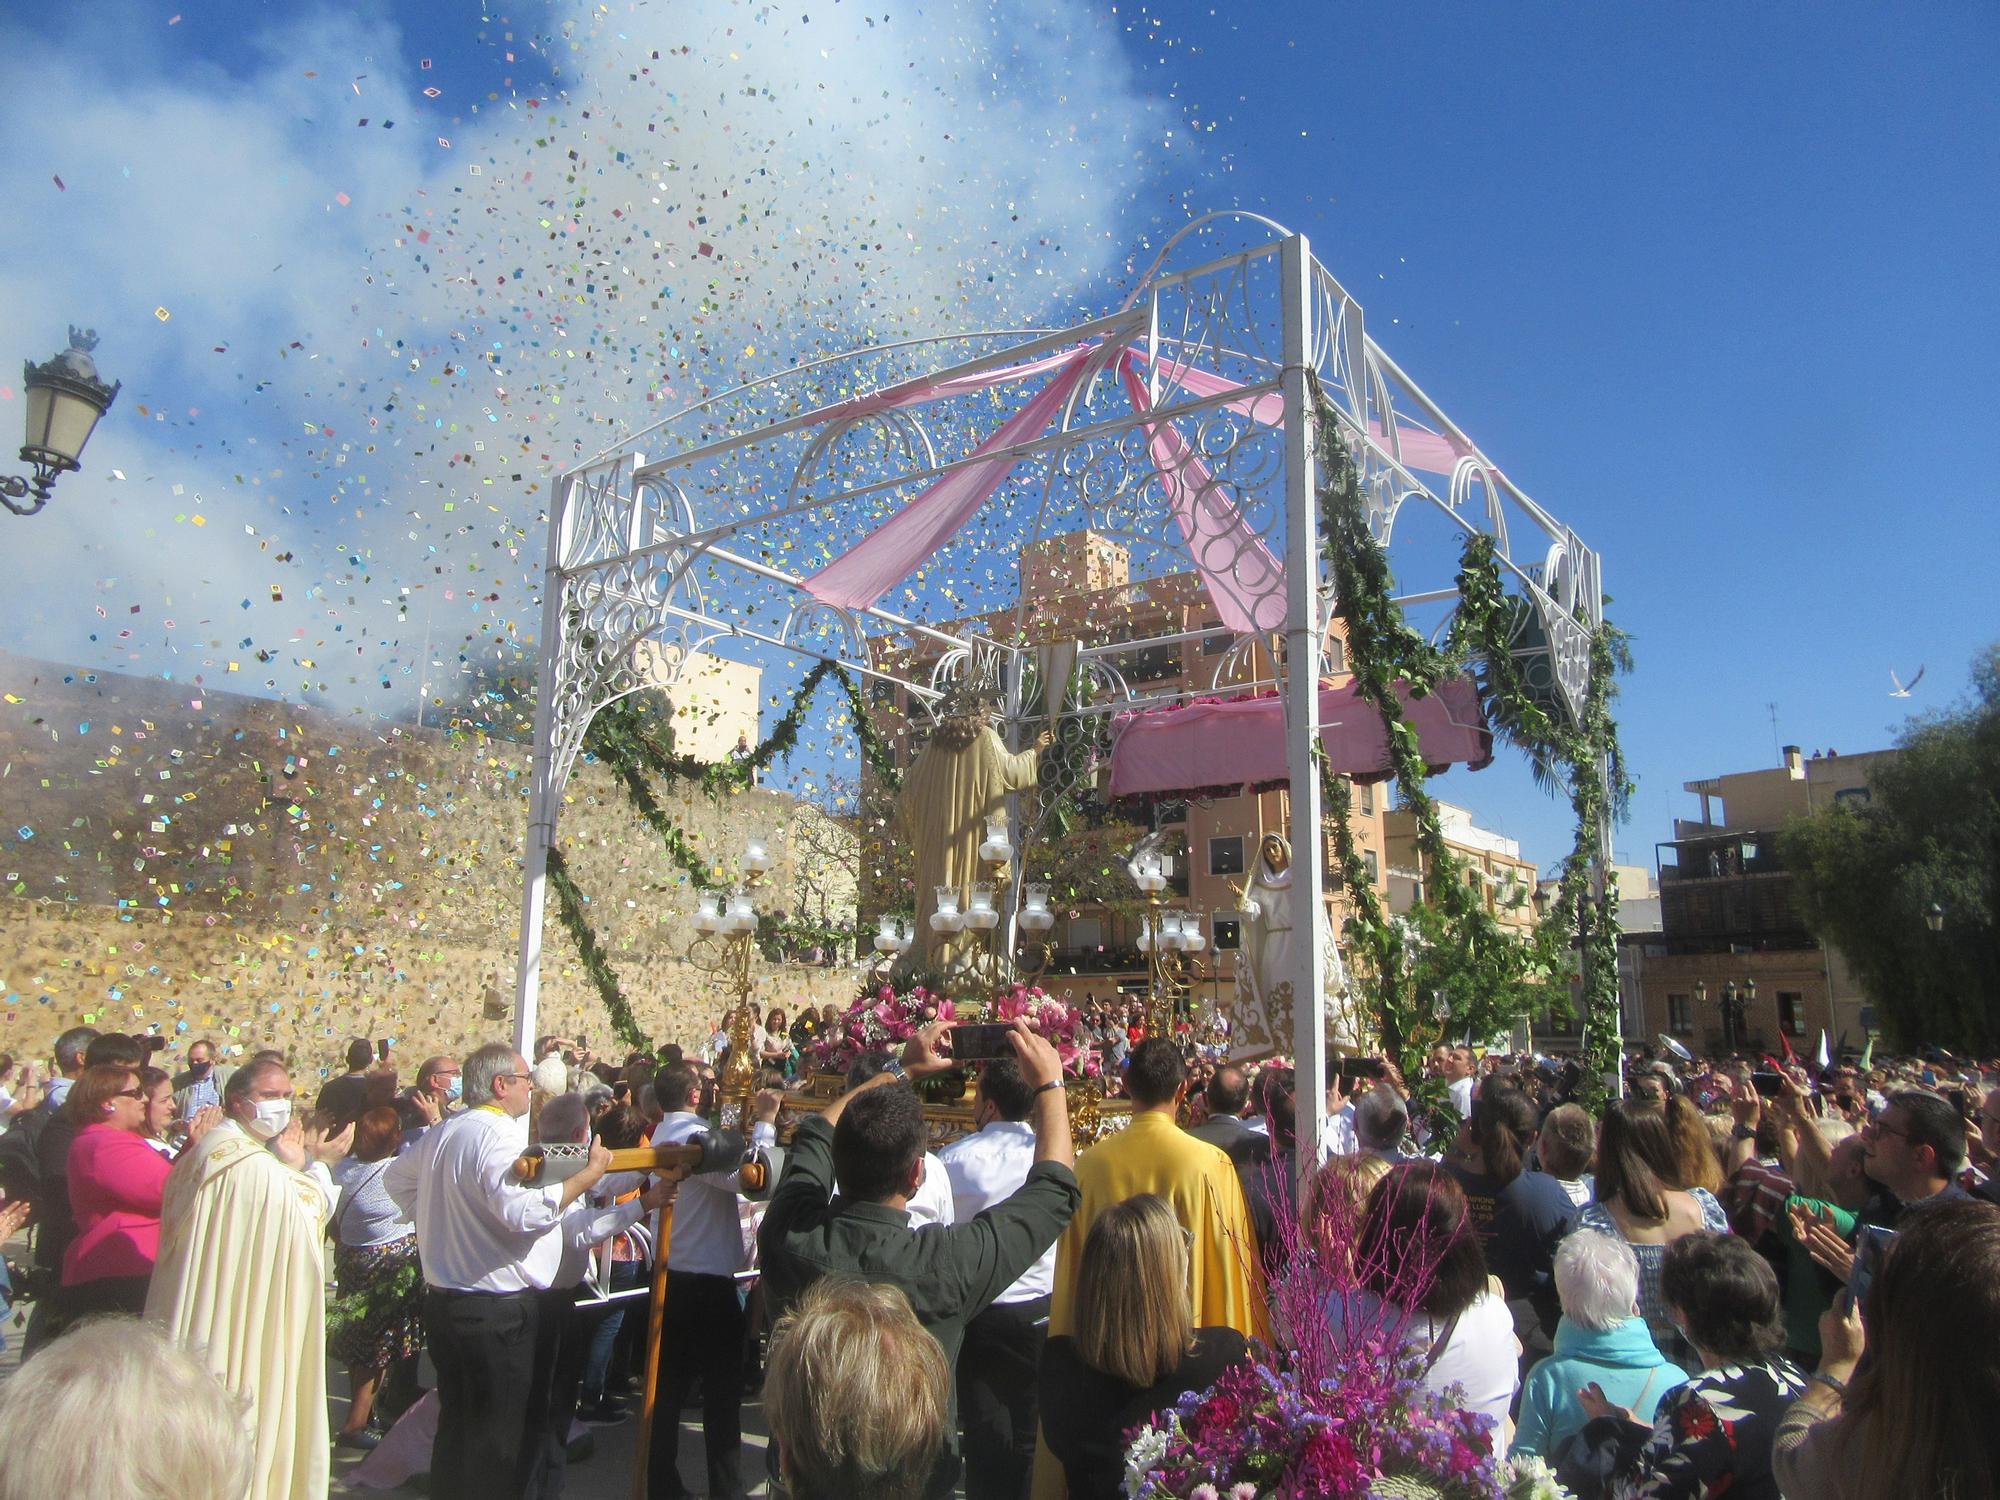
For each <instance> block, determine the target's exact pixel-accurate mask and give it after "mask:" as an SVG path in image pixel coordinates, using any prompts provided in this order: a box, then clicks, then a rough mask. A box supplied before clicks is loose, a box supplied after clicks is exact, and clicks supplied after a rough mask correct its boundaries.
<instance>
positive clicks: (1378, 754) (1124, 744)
mask: <svg viewBox="0 0 2000 1500" xmlns="http://www.w3.org/2000/svg"><path fill="white" fill-rule="evenodd" d="M1396 695H1397V697H1398V698H1399V699H1400V700H1401V701H1402V705H1403V713H1404V715H1405V716H1406V717H1407V718H1408V719H1409V720H1410V722H1411V723H1412V724H1413V725H1414V726H1415V728H1416V730H1417V746H1418V750H1419V751H1420V753H1421V754H1422V755H1423V758H1424V763H1425V765H1426V766H1428V767H1429V768H1430V770H1432V771H1433V772H1436V771H1441V770H1443V769H1444V768H1445V767H1447V766H1450V765H1464V766H1467V767H1469V768H1470V769H1472V770H1474V771H1477V770H1480V769H1482V768H1483V767H1485V766H1487V765H1489V764H1491V763H1492V760H1493V733H1492V731H1491V730H1490V729H1488V728H1487V727H1486V715H1485V713H1484V712H1483V711H1482V710H1481V709H1480V706H1479V692H1478V690H1477V689H1476V688H1475V687H1474V686H1473V685H1472V682H1471V681H1470V680H1469V679H1467V678H1464V677H1454V678H1451V679H1449V680H1447V681H1446V682H1445V683H1443V684H1442V685H1441V686H1440V687H1439V688H1438V690H1437V691H1436V692H1434V693H1432V694H1430V695H1429V696H1428V697H1425V698H1413V697H1411V696H1410V693H1409V690H1408V689H1407V688H1406V687H1404V686H1402V685H1400V684H1399V685H1398V687H1397V689H1396ZM1319 719H1320V731H1319V733H1320V741H1321V743H1322V744H1323V745H1324V746H1325V747H1326V755H1327V759H1328V762H1329V763H1330V764H1331V765H1332V767H1333V769H1334V770H1336V771H1338V772H1340V773H1342V774H1343V775H1346V776H1351V777H1353V778H1354V779H1355V780H1356V781H1381V780H1383V779H1385V778H1386V777H1388V776H1389V774H1390V767H1389V735H1388V731H1387V730H1386V729H1385V728H1384V727H1383V723H1382V716H1381V715H1380V714H1379V713H1377V712H1376V711H1375V710H1374V709H1373V708H1372V707H1370V706H1369V705H1368V704H1367V703H1365V702H1363V701H1362V699H1361V695H1360V692H1359V691H1358V689H1357V688H1356V686H1355V685H1354V684H1353V683H1349V684H1348V685H1347V686H1345V687H1338V688H1324V689H1322V690H1321V691H1320V695H1319ZM1117 724H1118V728H1119V734H1118V742H1117V744H1116V746H1115V747H1114V748H1113V750H1112V752H1111V795H1112V796H1113V797H1126V796H1133V795H1137V794H1139V793H1144V792H1187V791H1193V790H1195V789H1196V788H1200V787H1221V786H1248V785H1255V784H1257V783H1260V782H1275V781H1283V780H1285V709H1284V704H1283V702H1282V701H1280V699H1279V698H1278V696H1277V695H1276V694H1275V693H1263V694H1259V695H1257V696H1255V697H1250V698H1233V699H1204V700H1202V701H1200V702H1196V703H1191V704H1189V705H1187V706H1186V707H1185V708H1166V709H1155V710H1153V711H1151V712H1148V713H1137V714H1127V715H1123V716H1121V717H1120V718H1119V719H1118V720H1117Z"/></svg>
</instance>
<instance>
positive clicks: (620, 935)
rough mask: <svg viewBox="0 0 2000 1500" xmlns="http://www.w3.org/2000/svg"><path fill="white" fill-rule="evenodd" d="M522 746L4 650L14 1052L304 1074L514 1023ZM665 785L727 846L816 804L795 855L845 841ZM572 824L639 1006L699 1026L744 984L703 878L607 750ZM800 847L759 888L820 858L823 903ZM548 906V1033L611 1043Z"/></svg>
mask: <svg viewBox="0 0 2000 1500" xmlns="http://www.w3.org/2000/svg"><path fill="white" fill-rule="evenodd" d="M528 760H529V756H528V748H527V746H525V745H520V744H515V743H512V742H509V741H504V740H498V739H493V738H489V737H487V736H484V735H477V734H464V733H451V732H442V731H437V730H429V729H415V728H411V727H408V726H395V725H390V724H387V723H384V722H381V721H376V720H369V719H363V718H360V717H354V716H338V715H334V714H330V713H326V712H322V711H320V710H317V709H313V708H307V707H301V706H298V705H291V704H284V703H276V702H271V701H268V700H264V699H258V698H249V697H244V696H240V695H237V694H231V693H218V692H214V691H211V690H205V689H199V688H197V689H189V688H188V687H186V686H183V685H180V684H176V683H171V682H165V681H159V680H154V679H146V678H134V677H125V676H120V675H117V674H113V673H102V672H100V673H85V672H81V671H78V670H75V669H69V668H64V667H60V666H52V665H50V664H47V663H42V662H34V661H29V660H25V659H23V658H19V657H9V656H4V655H0V877H4V880H0V986H4V996H0V1050H4V1051H7V1052H12V1053H14V1054H15V1055H16V1056H32V1057H45V1056H46V1055H47V1052H48V1048H49V1042H50V1040H51V1039H52V1038H53V1037H54V1035H55V1034H56V1033H57V1032H58V1031H60V1030H62V1029H64V1028H65V1027H68V1026H71V1025H74V1024H76V1023H78V1022H79V1021H82V1022H86V1023H88V1024H93V1025H96V1026H99V1027H101V1028H104V1029H107V1030H109V1029H118V1030H140V1029H157V1030H158V1031H159V1032H160V1033H162V1034H164V1035H167V1036H169V1037H172V1038H174V1041H175V1051H176V1052H178V1051H179V1049H180V1047H181V1046H182V1045H183V1044H184V1043H185V1042H187V1041H190V1040H193V1039H194V1038H195V1037H197V1036H201V1035H204V1034H208V1033H213V1034H215V1035H216V1036H217V1037H219V1038H221V1039H222V1040H223V1041H224V1042H225V1045H227V1046H229V1047H240V1048H243V1049H245V1050H254V1049H255V1048H256V1047H258V1046H264V1045H270V1046H276V1047H280V1048H282V1049H284V1050H285V1051H287V1052H288V1053H290V1054H291V1055H292V1056H293V1058H294V1060H295V1062H296V1063H298V1064H300V1065H301V1066H302V1067H303V1068H304V1070H305V1071H306V1072H307V1073H308V1075H310V1074H311V1073H312V1072H314V1071H317V1070H320V1069H323V1068H325V1067H329V1066H332V1065H334V1064H335V1063H336V1062H337V1060H338V1056H339V1053H340V1050H341V1047H342V1044H343V1043H344V1041H345V1040H346V1039H347V1038H348V1037H350V1036H370V1037H377V1036H391V1037H394V1038H395V1039H396V1041H397V1046H398V1050H399V1052H400V1053H401V1054H402V1055H403V1056H404V1057H406V1058H409V1059H411V1060H412V1061H414V1060H415V1059H417V1058H420V1057H421V1056H422V1055H423V1054H424V1053H426V1052H430V1051H446V1052H462V1051H464V1050H466V1049H467V1048H469V1047H470V1046H473V1045H476V1044H477V1043H479V1042H481V1041H487V1040H492V1039H494V1038H497V1037H503V1036H505V1035H507V1034H508V1032H509V1031H510V1029H511V1024H512V1023H511V1010H512V995H513V969H514V949H515V940H516V931H517V928H518V924H519V908H520V899H521V879H520V856H521V841H522V836H523V833H524V830H525V825H526V788H527V782H528V769H529V767H528ZM656 792H657V794H658V796H659V798H660V801H661V803H662V805H663V806H664V807H665V808H666V809H667V811H668V813H669V815H670V816H672V817H674V818H675V819H676V820H677V821H678V822H679V823H680V824H681V826H682V827H683V828H684V829H685V830H687V832H688V834H689V836H690V838H691V840H693V841H694V844H695V847H696V848H697V850H699V851H700V852H701V853H702V854H703V856H704V857H705V858H706V859H708V860H709V861H710V862H711V863H722V864H733V861H734V857H735V854H736V852H737V851H738V850H739V849H740V848H741V847H742V844H743V840H744V837H745V835H746V834H747V833H749V832H751V831H761V832H769V831H771V830H774V829H782V828H786V827H788V826H789V825H791V824H793V823H794V822H796V821H797V820H798V819H800V818H801V817H807V818H813V819H814V820H815V821H816V822H817V823H818V824H820V825H821V826H820V828H819V829H818V831H817V832H816V833H815V835H814V837H813V838H812V839H811V840H801V841H800V844H801V847H807V846H810V847H811V848H812V849H813V850H815V851H823V850H824V848H825V844H826V839H827V838H828V836H829V835H828V833H827V827H828V826H829V825H828V824H827V820H825V819H823V818H818V817H817V815H816V814H815V812H814V810H813V809H810V808H806V807H804V806H803V805H802V804H800V803H798V802H797V801H796V800H795V799H793V798H791V797H788V796H785V795H783V794H780V793H776V792H771V791H766V790H763V789H753V790H750V791H746V792H743V793H740V794H738V795H735V796H731V797H726V798H723V799H721V800H719V801H715V800H710V799H709V798H707V797H705V796H703V795H702V794H701V793H700V792H699V791H695V790H693V789H691V788H688V787H685V786H669V785H661V786H659V787H657V788H656ZM830 826H831V827H832V828H834V829H835V830H836V831H837V830H838V828H839V825H838V824H832V825H830ZM558 842H559V844H560V846H561V847H562V849H563V850H564V853H565V855H566V857H567V859H568V862H569V867H570V870H571V873H572V874H573V876H574V877H575V880H576V883H577V886H578V887H579V889H580V890H582V891H583V893H584V894H585V895H586V896H588V897H590V898H591V907H590V912H591V922H592V925H593V926H594V927H595V928H596V930H597V932H598V934H599V937H600V940H601V941H603V942H604V944H605V946H606V947H607V949H608V950H609V952H610V955H611V963H612V965H613V967H614V968H615V969H616V970H617V972H618V973H619V975H620V978H621V979H622V981H623V984H624V988H625V992H626V995H627V997H628V999H629V1001H630V1003H631V1005H632V1009H633V1011H634V1014H635V1015H636V1016H637V1018H638V1020H639V1022H640V1024H641V1025H642V1026H643V1027H644V1028H645V1029H646V1030H647V1031H648V1032H649V1033H650V1034H651V1036H652V1037H653V1039H654V1040H655V1041H656V1042H664V1041H676V1040H678V1041H681V1042H684V1043H690V1042H696V1041H699V1040H700V1039H701V1038H702V1037H705V1036H706V1035H707V1032H708V1030H709V1028H710V1026H711V1024H712V1022H713V1020H714V1018H715V1016H716V1015H717V1013H718V1012H719V1010H720V1009H721V1007H722V1005H723V1004H724V1002H725V999H726V997H725V996H722V995H719V994H718V993H717V992H716V990H715V987H714V984H713V982H712V981H711V980H710V979H709V978H708V977H707V976H706V975H704V974H702V973H700V972H699V971H698V970H696V969H694V968H693V967H692V966H691V965H690V964H689V963H688V962H687V961H686V959H685V958H684V957H683V956H682V955H683V954H684V952H685V949H686V946H687V943H688V941H689V940H690V939H691V938H692V937H693V932H692V929H691V927H690V926H689V924H688V922H687V913H688V911H689V910H691V908H692V905H693V895H692V892H691V890H690V889H689V887H688V885H687V881H686V877H685V876H684V875H683V873H682V872H681V871H680V870H679V869H678V868H677V867H676V866H674V865H673V864H672V863H671V862H670V861H669V860H668V859H667V857H666V855H665V853H664V851H663V850H662V848H661V846H660V841H659V839H658V838H657V837H656V836H655V835H654V834H652V833H651V832H650V831H649V830H648V829H647V828H646V827H645V826H644V825H643V824H642V823H640V822H639V820H638V819H637V817H636V816H635V815H634V814H633V813H632V811H631V807H630V804H629V802H628V801H627V799H626V797H625V795H624V793H623V792H622V791H621V790H620V789H619V788H618V787H617V786H616V784H615V783H614V781H613V779H612V778H611V776H610V775H609V774H608V773H607V772H606V771H605V770H604V768H603V767H601V766H598V765H595V764H592V763H589V762H587V761H586V762H585V763H583V764H580V765H579V767H578V770H577V773H576V775H575V776H574V777H573V778H572V780H571V783H570V787H569V791H568V798H567V804H566V806H565V807H564V810H563V814H562V822H561V826H560V828H559V830H558ZM787 849H789V845H788V846H787ZM814 857H815V859H816V860H817V862H819V863H820V864H821V865H822V866H823V864H824V854H823V852H816V853H815V856H814ZM780 859H781V863H780V867H779V869H778V870H777V871H775V872H774V879H773V882H772V888H771V894H770V896H769V898H768V900H767V902H766V903H765V904H766V905H767V906H769V907H770V908H771V909H781V908H783V909H794V910H796V909H799V908H800V907H802V906H805V905H809V904H810V905H818V904H820V903H821V902H822V901H823V899H824V890H825V887H826V884H827V877H826V872H825V870H824V869H823V868H822V869H819V870H817V871H813V872H810V875H811V880H810V883H811V884H812V886H813V887H814V889H813V890H812V891H811V892H810V893H808V892H806V891H802V890H800V889H799V888H798V887H799V881H798V875H799V871H798V869H797V868H796V866H797V864H798V856H797V855H796V854H793V853H789V852H781V855H780ZM848 889H849V890H851V883H850V884H849V885H848ZM808 895H809V896H810V900H808V899H807V897H808ZM849 904H850V905H851V897H850V899H849ZM554 912H555V902H554V899H553V896H551V900H550V916H549V921H548V925H547V931H546V934H545V944H546V946H545V958H544V964H543V988H542V1010H541V1017H542V1019H541V1024H540V1026H539V1030H541V1031H543V1032H557V1033H562V1034H566V1035H570V1036H576V1037H580V1038H582V1039H584V1040H586V1041H588V1042H589V1043H590V1044H591V1045H592V1046H594V1047H595V1048H596V1049H597V1050H598V1051H599V1052H600V1053H604V1052H609V1051H611V1050H612V1049H613V1047H614V1045H615V1043H614V1040H613V1038H612V1035H611V1029H610V1026H609V1023H608V1021H607V1019H606V1018H605V1016H604V1013H603V1008H602V1006H601V1005H600V1004H599V1001H598V998H597V993H596V990H595V988H594V987H593V986H592V985H591V983H590V981H589V979H588V977H587V976H586V975H585V973H584V972H583V969H582V966H581V964H580V963H579V962H578V960H577V956H576V952H575V949H574V947H573V945H572V944H571V943H570V941H569V938H568V935H567V934H566V933H565V932H564V931H563V929H562V928H561V926H560V925H559V923H558V922H557V921H556V919H555V915H554ZM854 989H855V980H854V978H853V976H852V974H851V971H849V970H845V969H824V968H806V967H802V966H797V965H779V966H771V965H760V972H759V996H758V998H759V1003H760V1005H772V1004H779V1005H784V1006H786V1007H787V1008H793V1007H795V1006H796V1005H797V1004H799V1003H801V1002H802V1001H804V1000H806V999H808V998H810V999H811V1000H812V1001H813V1002H814V1003H821V1002H824V1001H827V1000H833V1001H836V1002H838V1003H841V1004H845V1003H846V1001H847V1000H848V999H849V998H850V997H851V995H852V993H853V991H854Z"/></svg>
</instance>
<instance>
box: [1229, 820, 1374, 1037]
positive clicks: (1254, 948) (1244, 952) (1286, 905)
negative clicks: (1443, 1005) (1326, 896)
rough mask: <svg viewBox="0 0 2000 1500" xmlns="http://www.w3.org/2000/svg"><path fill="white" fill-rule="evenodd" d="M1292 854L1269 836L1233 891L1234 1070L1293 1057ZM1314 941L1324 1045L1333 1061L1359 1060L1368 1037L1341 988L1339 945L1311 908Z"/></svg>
mask: <svg viewBox="0 0 2000 1500" xmlns="http://www.w3.org/2000/svg"><path fill="white" fill-rule="evenodd" d="M1292 874H1293V866H1292V846H1291V845H1290V844H1289V843H1287V842H1286V841H1285V840H1284V839H1283V838H1281V837H1280V836H1279V835H1277V834H1275V833H1267V834H1265V835H1264V840H1263V843H1262V844H1261V845H1259V847H1258V850H1257V862H1256V864H1255V866H1254V867H1253V868H1252V870H1251V872H1250V880H1249V883H1248V884H1247V885H1245V886H1238V887H1237V888H1236V889H1237V894H1238V896H1239V898H1240V899H1241V901H1242V910H1243V923H1242V934H1243V946H1242V947H1241V949H1240V950H1239V951H1238V953H1237V955H1236V1000H1235V1003H1234V1005H1233V1006H1231V1008H1230V1024H1229V1056H1230V1060H1231V1061H1233V1062H1255V1061H1257V1060H1258V1059H1259V1058H1265V1057H1271V1056H1274V1055H1277V1054H1280V1053H1283V1054H1287V1055H1289V1054H1290V1053H1291V1051H1292V1049H1293V1045H1294V1040H1293V1039H1294V1037H1295V1035H1296V1033H1295V1032H1294V1030H1293V1017H1294V1014H1295V1012H1296V1009H1297V1006H1296V997H1295V995H1294V993H1293V987H1292V963H1293V959H1292V943H1293V942H1294V940H1295V923H1296V921H1297V917H1298V912H1297V905H1298V903H1297V902H1296V901H1295V900H1294V899H1293V895H1294V893H1293V889H1292ZM1314 907H1315V909H1314V912H1313V920H1312V930H1313V936H1314V938H1315V939H1316V940H1317V941H1318V943H1319V947H1320V954H1321V964H1322V972H1323V973H1324V975H1325V979H1324V981H1323V983H1324V986H1325V996H1326V1040H1327V1047H1328V1050H1329V1051H1331V1052H1333V1053H1334V1054H1335V1055H1336V1056H1341V1057H1347V1056H1353V1055H1355V1054H1358V1053H1360V1052H1361V1051H1363V1050H1364V1049H1365V1048H1366V1047H1367V1046H1368V1045H1369V1034H1368V1029H1367V1027H1365V1026H1364V1025H1363V1024H1362V1021H1361V1017H1360V1013H1359V1007H1358V1006H1357V1005H1356V1004H1355V1001H1354V997H1353V995H1352V993H1351V991H1350V989H1349V986H1348V983H1347V968H1346V965H1345V964H1343V963H1342V962H1341V957H1340V945H1339V944H1338V943H1336V942H1335V941H1334V937H1333V923H1332V922H1331V921H1329V920H1328V918H1327V914H1326V906H1325V904H1324V903H1323V902H1318V903H1314Z"/></svg>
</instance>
